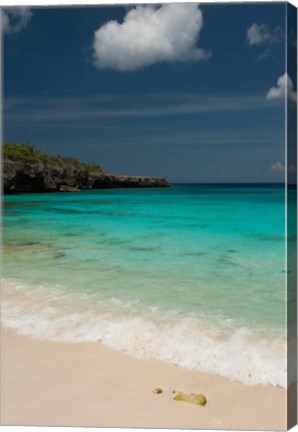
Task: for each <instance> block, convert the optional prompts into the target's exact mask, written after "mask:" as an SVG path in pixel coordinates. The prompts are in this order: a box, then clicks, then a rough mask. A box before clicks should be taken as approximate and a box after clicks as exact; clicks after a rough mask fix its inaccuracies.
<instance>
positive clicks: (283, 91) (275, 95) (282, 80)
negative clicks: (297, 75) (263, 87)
mask: <svg viewBox="0 0 298 432" xmlns="http://www.w3.org/2000/svg"><path fill="white" fill-rule="evenodd" d="M286 96H287V100H288V101H289V102H296V100H297V93H296V92H295V91H294V85H293V81H292V80H291V78H290V77H289V76H288V74H287V73H285V74H284V75H281V76H280V77H279V78H278V80H277V85H276V87H271V88H270V89H269V91H268V93H267V95H266V99H267V100H268V101H273V100H285V98H286Z"/></svg>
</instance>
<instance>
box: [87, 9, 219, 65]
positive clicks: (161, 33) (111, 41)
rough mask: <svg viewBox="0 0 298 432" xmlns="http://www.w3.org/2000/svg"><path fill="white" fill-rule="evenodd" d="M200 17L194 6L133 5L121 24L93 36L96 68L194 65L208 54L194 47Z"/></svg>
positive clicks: (112, 24)
mask: <svg viewBox="0 0 298 432" xmlns="http://www.w3.org/2000/svg"><path fill="white" fill-rule="evenodd" d="M202 27H203V15H202V12H201V10H200V9H199V8H198V6H197V4H194V3H186V4H177V3H176V4H175V3H173V4H165V5H162V6H161V7H156V6H142V5H140V6H136V7H134V8H133V9H131V10H129V11H128V13H127V14H126V16H125V17H124V21H123V23H121V24H120V23H118V22H117V21H109V22H108V23H106V24H105V25H103V26H102V27H100V28H99V29H98V30H97V31H96V32H95V33H94V40H93V49H94V63H95V66H96V67H98V68H100V69H102V68H112V69H118V70H122V71H132V70H136V69H141V68H143V67H146V66H150V65H152V64H154V63H158V62H170V61H180V62H197V61H199V60H206V59H208V58H209V57H210V55H211V54H210V52H206V51H205V50H203V49H200V48H197V46H196V44H197V40H198V37H199V33H200V31H201V30H202Z"/></svg>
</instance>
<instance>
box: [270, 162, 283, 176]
mask: <svg viewBox="0 0 298 432" xmlns="http://www.w3.org/2000/svg"><path fill="white" fill-rule="evenodd" d="M284 170H285V167H284V166H283V164H282V163H281V162H279V161H278V162H276V163H274V164H273V165H271V171H274V172H276V173H280V172H283V171H284Z"/></svg>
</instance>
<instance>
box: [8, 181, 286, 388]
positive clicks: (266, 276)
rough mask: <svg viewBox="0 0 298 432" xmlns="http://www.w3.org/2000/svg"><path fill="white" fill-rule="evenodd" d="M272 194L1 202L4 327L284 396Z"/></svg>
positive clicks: (140, 193) (279, 252) (114, 193)
mask: <svg viewBox="0 0 298 432" xmlns="http://www.w3.org/2000/svg"><path fill="white" fill-rule="evenodd" d="M284 213H285V206H284V189H283V188H277V187H271V188H269V187H263V188H261V187H247V186H246V187H240V186H238V187H235V186H232V187H231V186H230V187H227V186H216V185H214V186H202V185H200V186H198V185H174V186H172V187H171V188H169V189H147V190H146V189H145V190H144V189H135V190H98V191H85V192H80V193H63V194H62V193H53V194H30V195H18V196H16V195H15V196H5V198H4V227H3V228H4V234H3V236H4V256H3V265H4V278H5V279H4V284H3V286H4V288H3V305H2V308H3V323H4V325H6V326H9V327H14V328H16V329H17V330H18V331H19V332H23V333H26V334H31V335H33V336H36V337H41V338H47V339H51V340H65V341H96V340H100V341H102V342H103V343H106V344H108V345H109V346H111V347H113V348H115V349H119V350H123V351H126V352H128V353H129V354H131V355H134V356H137V357H140V358H142V357H152V358H161V359H164V360H167V361H170V362H173V363H176V364H179V365H181V366H184V367H188V368H192V369H198V370H202V371H206V372H210V373H216V374H220V375H223V376H228V377H230V378H233V379H237V380H240V381H243V382H247V383H258V382H260V383H265V384H272V385H281V386H284V385H285V367H286V365H285V241H284V231H285V216H284Z"/></svg>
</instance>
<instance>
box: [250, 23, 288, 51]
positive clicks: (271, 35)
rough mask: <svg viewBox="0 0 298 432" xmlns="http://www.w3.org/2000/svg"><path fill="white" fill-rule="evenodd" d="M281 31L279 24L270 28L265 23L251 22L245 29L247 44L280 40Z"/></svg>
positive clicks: (270, 42) (260, 43) (269, 42)
mask: <svg viewBox="0 0 298 432" xmlns="http://www.w3.org/2000/svg"><path fill="white" fill-rule="evenodd" d="M281 38H282V31H281V28H280V27H279V26H277V27H275V28H274V29H273V30H270V29H269V27H268V26H266V24H257V23H253V24H252V25H251V26H250V27H249V28H248V30H247V34H246V40H247V42H248V44H249V45H251V46H253V45H262V44H272V43H276V42H278V41H280V40H281Z"/></svg>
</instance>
